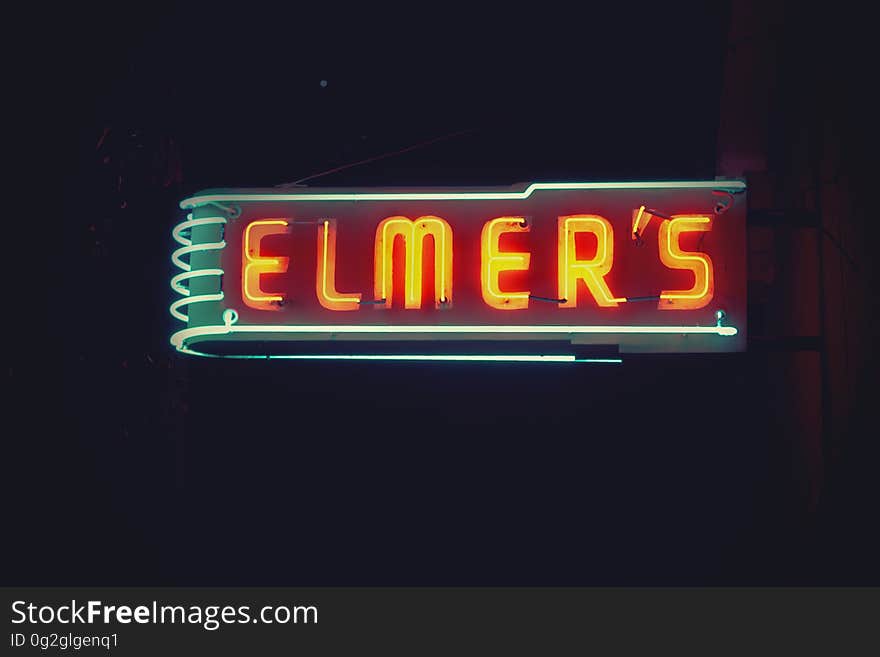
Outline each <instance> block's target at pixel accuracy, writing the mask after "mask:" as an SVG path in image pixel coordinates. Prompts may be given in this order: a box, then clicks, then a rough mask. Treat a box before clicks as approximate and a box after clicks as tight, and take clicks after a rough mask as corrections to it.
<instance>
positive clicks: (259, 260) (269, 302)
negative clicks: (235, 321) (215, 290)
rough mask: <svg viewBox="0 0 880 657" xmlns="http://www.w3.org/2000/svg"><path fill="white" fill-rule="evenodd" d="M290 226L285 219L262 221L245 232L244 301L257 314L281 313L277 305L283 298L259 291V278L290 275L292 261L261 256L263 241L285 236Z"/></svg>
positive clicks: (242, 280)
mask: <svg viewBox="0 0 880 657" xmlns="http://www.w3.org/2000/svg"><path fill="white" fill-rule="evenodd" d="M288 225H289V224H288V223H287V221H285V220H284V219H259V220H257V221H252V222H251V223H249V224H248V225H247V228H245V229H244V240H243V250H244V253H243V256H244V258H243V260H242V263H243V266H242V268H241V297H242V301H244V303H245V305H246V306H250V307H251V308H256V309H258V310H279V306H278V303H279V302H280V301H282V300H283V299H284V297H283V296H282V295H280V294H269V293H266V292H264V291H263V290H262V289H261V288H260V276H261V275H262V274H283V273H284V272H286V271H287V265H288V263H289V262H290V258H283V257H262V256H260V241H261V240H262V239H263V238H264V237H267V236H269V235H283V234H284V233H286V232H287V227H288Z"/></svg>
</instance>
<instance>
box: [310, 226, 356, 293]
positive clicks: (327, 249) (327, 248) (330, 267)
mask: <svg viewBox="0 0 880 657" xmlns="http://www.w3.org/2000/svg"><path fill="white" fill-rule="evenodd" d="M315 291H316V292H317V294H318V302H319V303H320V304H321V305H322V306H324V307H325V308H327V309H328V310H357V309H358V308H360V304H359V303H358V302H359V301H360V300H361V295H360V294H340V293H339V292H337V291H336V222H335V221H334V220H333V219H325V220H324V223H323V224H322V225H321V226H320V227H319V228H318V272H317V276H316V277H315Z"/></svg>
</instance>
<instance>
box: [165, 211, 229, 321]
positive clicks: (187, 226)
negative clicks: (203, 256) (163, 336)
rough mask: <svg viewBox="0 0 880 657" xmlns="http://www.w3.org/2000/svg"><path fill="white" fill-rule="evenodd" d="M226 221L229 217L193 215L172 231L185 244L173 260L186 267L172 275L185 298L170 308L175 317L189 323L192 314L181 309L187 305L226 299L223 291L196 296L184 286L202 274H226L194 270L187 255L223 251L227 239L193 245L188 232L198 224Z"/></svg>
mask: <svg viewBox="0 0 880 657" xmlns="http://www.w3.org/2000/svg"><path fill="white" fill-rule="evenodd" d="M225 223H226V217H201V218H199V219H193V216H192V215H191V214H189V215H187V217H186V221H182V222H181V223H179V224H178V225H177V226H175V227H174V230H172V231H171V236H172V237H173V238H174V241H175V242H177V243H178V244H180V245H181V246H180V248H179V249H176V250H175V251H174V252H173V253H172V254H171V262H173V263H174V266H175V267H177V268H178V269H182V270H183V271H182V272H181V273H179V274H177V275H175V276H174V277H172V279H171V289H172V290H174V291H175V292H176V293H177V294H179V295H181V297H182V298H181V299H175V300H174V301H173V302H172V303H171V306H170V307H169V308H168V310H169V312H170V313H171V315H172V316H173V317H174V318H175V319H179V320H180V321H181V322H189V316H188V315H186V314H185V313H182V312H181V311H180V309H181V308H183V307H184V306H189V305H192V304H194V303H204V302H207V301H222V300H223V291H222V290H221V291H220V292H218V293H216V294H197V295H193V294H192V293H191V292H190V289H189V287H187V286H186V285H184V283H185V282H186V281H188V280H190V279H192V278H197V277H200V276H222V275H223V270H222V269H218V268H205V269H193V268H192V265H191V264H190V263H189V262H188V261H187V260H184V259H183V258H184V257H185V256H189V255H191V254H193V253H198V252H201V251H219V250H220V249H223V248H225V247H226V241H225V240H220V241H219V242H206V243H205V244H193V241H192V239H190V237H187V236H186V234H185V233H187V232H189V231H191V230H192V229H193V228H195V227H196V226H210V225H217V224H221V225H222V224H225Z"/></svg>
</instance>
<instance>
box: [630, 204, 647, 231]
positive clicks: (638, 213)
mask: <svg viewBox="0 0 880 657" xmlns="http://www.w3.org/2000/svg"><path fill="white" fill-rule="evenodd" d="M643 217H645V206H644V205H642V206H641V207H639V209H638V210H633V229H632V235H630V237H631V238H632V239H634V240H637V239H638V238H639V237H641V235H642V227H641V225H640V224H641V223H642V218H643ZM649 221H651V214H650V213H648V216H647V217H645V226H646V227H647V225H648V222H649Z"/></svg>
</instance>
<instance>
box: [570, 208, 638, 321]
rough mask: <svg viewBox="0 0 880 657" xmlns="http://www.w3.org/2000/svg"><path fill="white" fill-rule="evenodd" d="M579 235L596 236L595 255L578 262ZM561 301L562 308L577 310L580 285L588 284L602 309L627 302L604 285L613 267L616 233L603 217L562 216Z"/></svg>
mask: <svg viewBox="0 0 880 657" xmlns="http://www.w3.org/2000/svg"><path fill="white" fill-rule="evenodd" d="M577 233H592V234H594V235H595V236H596V241H597V244H596V255H595V256H593V258H591V259H590V260H578V259H577V252H576V249H575V235H576V234H577ZM558 240H559V250H558V260H559V263H558V264H559V298H560V299H562V300H563V301H562V302H561V303H560V304H559V307H560V308H576V307H577V283H578V281H579V280H582V281H583V282H584V283H586V284H587V288H589V290H590V293H591V294H592V295H593V298H594V299H595V300H596V303H597V304H598V305H599V306H602V307H616V306H617V304H618V303H624V302H626V299H618V298H616V297H615V296H614V295H613V294H611V290H609V289H608V284H607V283H606V282H605V278H604V277H605V276H606V275H607V274H608V272H609V271H611V266H612V265H613V264H614V230H613V229H612V228H611V223H610V222H609V221H608V220H607V219H605V218H604V217H599V216H597V215H590V214H580V215H572V216H568V217H559V232H558Z"/></svg>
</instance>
